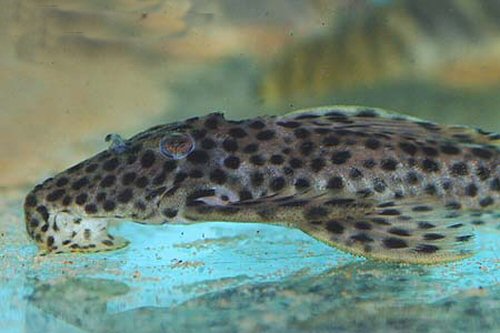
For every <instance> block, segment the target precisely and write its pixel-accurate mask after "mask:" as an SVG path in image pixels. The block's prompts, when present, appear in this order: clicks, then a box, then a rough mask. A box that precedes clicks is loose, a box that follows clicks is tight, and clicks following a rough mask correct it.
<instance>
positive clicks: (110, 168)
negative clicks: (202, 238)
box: [24, 113, 237, 244]
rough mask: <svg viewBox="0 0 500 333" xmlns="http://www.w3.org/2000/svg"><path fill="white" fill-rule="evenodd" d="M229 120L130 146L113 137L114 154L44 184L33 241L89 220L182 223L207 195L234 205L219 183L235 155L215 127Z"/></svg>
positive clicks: (34, 202) (33, 201)
mask: <svg viewBox="0 0 500 333" xmlns="http://www.w3.org/2000/svg"><path fill="white" fill-rule="evenodd" d="M224 121H225V120H224V118H223V116H222V115H221V114H218V113H216V114H210V115H208V116H205V117H202V118H192V119H188V120H186V121H184V122H179V123H171V124H166V125H161V126H156V127H153V128H150V129H148V130H146V131H144V132H142V133H139V134H137V135H135V136H133V137H132V138H130V139H128V140H123V139H121V138H120V137H119V136H118V135H109V136H108V137H107V140H108V141H111V142H112V143H111V146H110V147H109V149H107V150H105V151H102V152H100V153H98V154H96V155H95V156H93V157H91V158H89V159H87V160H85V161H83V162H81V163H79V164H77V165H75V166H73V167H70V168H69V169H67V170H65V171H63V172H61V173H59V174H57V175H56V176H54V177H52V178H49V179H47V180H45V181H44V182H43V183H41V184H39V185H37V186H35V188H34V189H33V190H32V191H31V192H30V193H29V194H28V195H27V197H26V200H25V205H24V208H25V219H26V224H27V230H28V233H29V235H30V236H31V237H32V238H34V239H35V240H37V241H38V242H39V243H40V242H42V241H43V240H44V234H46V233H47V232H49V229H54V228H55V229H56V231H57V230H61V229H62V228H63V227H64V228H65V229H68V225H69V224H75V223H76V224H80V225H81V224H82V223H83V222H85V221H90V220H92V221H104V220H106V219H108V220H109V219H113V218H119V219H130V220H133V221H136V222H143V223H165V222H171V221H178V220H181V221H182V220H185V219H184V218H181V215H182V214H181V213H182V212H183V211H184V208H185V207H186V205H188V204H190V203H193V202H194V201H196V200H198V199H199V200H202V199H201V198H202V197H203V198H204V199H205V200H212V199H213V197H214V194H215V192H216V191H217V193H219V194H220V193H226V194H225V195H222V197H223V198H228V200H229V199H234V198H235V192H234V190H231V188H230V186H228V184H227V182H226V180H227V179H224V181H222V178H227V174H226V173H224V172H223V171H221V169H219V168H218V166H219V165H220V164H221V163H223V161H224V160H225V159H226V158H227V157H228V156H229V155H230V154H229V153H228V152H227V149H224V148H223V147H221V146H222V145H221V144H220V143H221V142H223V141H224V140H225V138H227V136H228V134H227V133H226V132H225V131H218V130H217V128H216V127H217V126H216V124H217V123H218V124H219V129H220V126H225V125H223V124H222V123H223V122H224ZM219 172H220V174H219ZM233 178H234V177H233ZM235 181H237V180H235ZM222 183H224V184H222ZM211 198H212V199H211ZM94 223H95V225H98V224H99V223H97V222H94ZM87 224H88V223H87ZM103 225H104V224H103ZM94 229H95V228H94ZM45 238H46V237H45ZM49 243H50V244H52V243H53V242H52V241H49Z"/></svg>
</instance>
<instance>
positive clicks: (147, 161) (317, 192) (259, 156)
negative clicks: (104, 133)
mask: <svg viewBox="0 0 500 333" xmlns="http://www.w3.org/2000/svg"><path fill="white" fill-rule="evenodd" d="M108 140H109V141H112V145H111V147H110V149H108V150H106V151H103V152H101V153H99V154H97V155H96V156H94V157H91V158H90V159H88V160H85V161H83V162H81V163H79V164H77V165H75V166H73V167H71V168H69V169H68V170H66V171H64V172H62V173H60V174H58V175H56V176H55V177H54V178H50V179H47V180H46V181H45V182H43V183H42V184H40V185H37V186H36V187H35V188H34V189H33V190H32V191H31V193H29V194H28V196H27V197H26V201H25V217H26V226H27V231H28V233H29V235H30V236H31V237H32V238H33V239H34V240H35V241H36V242H37V243H38V245H39V247H40V248H41V249H42V250H43V251H44V252H55V253H60V252H96V251H103V250H114V249H119V248H122V247H124V246H126V244H127V241H125V240H123V239H119V238H118V237H116V238H115V237H113V236H111V235H109V234H108V232H107V230H106V226H107V222H108V220H109V219H116V218H117V219H130V220H134V221H137V222H140V223H148V224H160V223H175V222H181V223H190V222H193V221H195V222H201V221H238V222H264V223H273V224H281V225H285V226H289V227H293V228H299V229H301V230H302V231H304V232H306V233H307V234H309V235H311V236H313V237H314V238H316V239H318V240H320V241H323V242H325V243H327V244H329V245H331V246H334V247H337V248H339V249H342V250H345V251H347V252H350V253H353V254H356V255H363V256H366V257H370V258H374V259H379V260H387V261H396V262H408V263H437V262H445V261H450V260H456V259H460V258H464V257H467V256H470V255H471V254H472V253H473V251H474V243H475V242H474V237H473V236H474V232H473V228H474V227H475V226H477V225H480V224H484V223H489V222H488V219H490V220H491V218H492V217H494V213H495V210H498V208H499V207H500V165H499V162H500V149H499V142H500V136H499V135H497V134H493V133H487V132H484V131H481V130H476V129H471V128H467V127H458V126H440V125H436V124H434V123H430V122H426V121H422V120H419V119H416V118H410V117H405V116H401V115H398V114H391V113H387V112H385V111H382V110H379V109H373V108H365V107H353V106H332V107H324V108H317V109H309V110H305V111H301V112H295V113H291V114H287V115H284V116H270V117H259V118H254V119H248V120H242V121H230V120H226V119H224V116H223V115H222V114H220V113H212V114H209V115H207V116H205V117H200V118H192V119H188V120H186V121H183V122H178V123H172V124H166V125H160V126H156V127H153V128H150V129H148V130H146V131H144V132H142V133H140V134H138V135H136V136H134V137H132V138H130V139H128V140H123V139H121V138H120V137H119V136H118V135H111V136H108ZM494 232H495V231H494Z"/></svg>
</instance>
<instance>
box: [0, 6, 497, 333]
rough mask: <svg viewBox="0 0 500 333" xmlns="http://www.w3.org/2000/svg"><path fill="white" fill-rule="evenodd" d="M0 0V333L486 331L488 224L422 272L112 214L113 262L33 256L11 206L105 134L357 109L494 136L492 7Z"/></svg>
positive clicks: (268, 236) (266, 233) (297, 239)
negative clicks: (120, 242) (465, 250)
mask: <svg viewBox="0 0 500 333" xmlns="http://www.w3.org/2000/svg"><path fill="white" fill-rule="evenodd" d="M0 5H1V7H0V8H1V9H0V300H2V302H0V332H2V333H3V332H8V333H12V332H64V333H68V332H70V333H73V332H76V333H81V332H106V333H108V332H120V333H124V332H166V331H172V332H205V331H210V330H208V328H210V329H211V331H213V332H236V331H238V332H304V331H307V332H350V331H352V332H367V331H369V332H384V333H385V332H409V331H421V332H450V331H455V332H456V331H468V332H499V330H500V317H499V316H498V315H495V313H496V314H498V313H500V288H499V281H500V259H499V257H498V256H499V253H500V242H499V237H498V230H491V229H492V228H490V229H481V230H480V232H478V235H477V236H478V237H477V242H476V243H477V247H478V253H477V255H476V256H474V257H472V258H470V259H467V260H464V261H460V262H455V263H450V264H445V265H438V266H400V265H389V264H386V263H382V262H371V261H367V260H365V259H363V258H357V257H354V256H352V255H349V254H346V253H343V252H341V251H337V250H335V249H333V248H331V247H328V246H326V245H325V244H323V243H320V242H318V241H316V240H314V239H313V238H311V237H309V236H307V235H305V234H304V233H302V232H300V231H299V230H294V229H287V228H283V227H277V226H272V225H264V224H231V223H203V224H196V225H188V226H178V225H162V226H143V225H138V224H135V223H132V222H129V221H121V222H122V223H120V224H119V225H118V226H113V228H112V231H111V232H112V234H114V235H117V236H122V237H124V238H126V239H129V240H130V241H131V244H130V246H129V247H127V248H126V249H123V250H120V251H115V252H112V253H96V254H89V255H79V254H66V255H55V256H46V257H41V256H39V255H37V253H38V252H37V248H36V246H34V244H33V243H32V242H31V240H30V239H28V237H27V235H26V231H25V227H24V219H23V209H22V202H23V198H24V196H25V194H26V193H27V191H28V190H29V189H30V188H32V187H33V186H34V184H35V183H37V182H39V181H41V180H42V179H44V178H46V177H49V176H51V175H53V174H55V173H56V172H59V171H61V170H64V169H65V168H67V167H69V166H70V165H72V164H75V163H77V162H79V161H81V160H83V159H85V158H87V157H89V156H92V155H93V154H95V153H96V152H98V151H99V150H102V149H106V148H107V146H108V145H107V144H106V143H105V142H104V137H105V135H106V134H108V133H119V134H120V135H122V136H124V137H128V136H130V135H133V134H135V133H137V132H139V131H142V130H144V129H146V128H148V127H150V126H155V125H158V124H161V123H168V122H172V121H178V120H182V119H184V118H187V117H191V116H200V115H204V114H206V113H209V112H214V111H219V112H225V113H226V117H227V118H228V119H238V118H248V117H254V116H258V115H263V114H283V113H287V112H290V111H294V110H297V109H300V108H304V107H315V106H320V105H329V104H363V105H370V106H375V107H381V108H386V109H391V110H395V111H397V112H401V113H405V114H411V115H414V116H418V117H421V118H425V119H429V120H434V121H437V122H441V123H450V124H465V125H470V126H474V127H481V128H483V129H485V130H490V131H499V132H500V90H499V88H500V0H474V1H471V0H439V1H437V0H418V1H417V0H399V1H396V0H393V1H391V0H210V1H206V0H106V1H102V0H0ZM486 227H487V226H486ZM485 230H486V231H485Z"/></svg>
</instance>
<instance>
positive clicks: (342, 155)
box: [331, 150, 352, 165]
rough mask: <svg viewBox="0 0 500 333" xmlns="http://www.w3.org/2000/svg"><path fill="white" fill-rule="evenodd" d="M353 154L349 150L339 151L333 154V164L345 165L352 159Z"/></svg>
mask: <svg viewBox="0 0 500 333" xmlns="http://www.w3.org/2000/svg"><path fill="white" fill-rule="evenodd" d="M351 156H352V155H351V152H350V151H348V150H343V151H337V152H335V153H333V154H332V158H331V161H332V163H333V164H337V165H340V164H344V163H345V162H347V161H348V160H349V159H350V158H351Z"/></svg>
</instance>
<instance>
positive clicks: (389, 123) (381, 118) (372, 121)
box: [278, 105, 500, 146]
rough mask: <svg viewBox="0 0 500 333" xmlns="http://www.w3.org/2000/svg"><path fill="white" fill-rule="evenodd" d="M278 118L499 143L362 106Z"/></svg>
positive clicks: (488, 135) (496, 137)
mask: <svg viewBox="0 0 500 333" xmlns="http://www.w3.org/2000/svg"><path fill="white" fill-rule="evenodd" d="M278 121H306V122H310V123H311V125H314V124H321V123H322V122H328V123H331V122H333V123H335V124H336V125H335V128H339V129H351V130H356V129H362V130H363V132H365V133H370V132H372V133H380V134H383V133H384V132H392V133H398V134H400V135H402V136H405V135H406V136H413V137H419V138H425V139H427V140H437V141H450V142H459V143H464V144H471V145H492V146H500V134H497V133H492V132H486V131H483V130H480V129H476V128H471V127H467V126H456V125H439V124H436V123H433V122H430V121H426V120H422V119H419V118H416V117H412V116H407V115H402V114H399V113H396V112H391V111H386V110H383V109H379V108H370V107H364V106H344V105H335V106H326V107H318V108H311V109H304V110H299V111H295V112H291V113H287V114H285V115H283V116H281V117H279V118H278Z"/></svg>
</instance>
